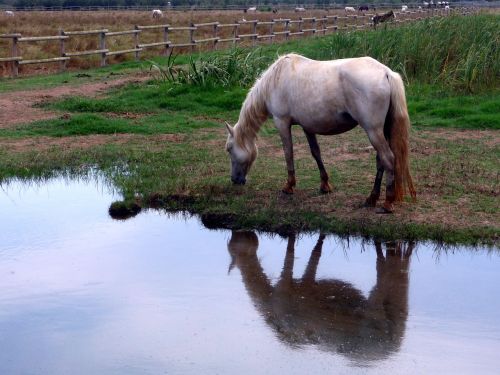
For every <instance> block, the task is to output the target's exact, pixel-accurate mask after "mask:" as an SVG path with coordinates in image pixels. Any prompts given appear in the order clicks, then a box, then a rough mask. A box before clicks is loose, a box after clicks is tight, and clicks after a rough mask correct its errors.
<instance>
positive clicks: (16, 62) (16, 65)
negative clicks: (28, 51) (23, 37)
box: [11, 35, 19, 77]
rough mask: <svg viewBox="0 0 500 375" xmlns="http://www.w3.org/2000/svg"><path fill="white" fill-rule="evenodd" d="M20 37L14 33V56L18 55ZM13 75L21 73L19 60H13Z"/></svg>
mask: <svg viewBox="0 0 500 375" xmlns="http://www.w3.org/2000/svg"><path fill="white" fill-rule="evenodd" d="M18 38H19V37H18V36H16V35H14V37H13V38H12V52H11V53H12V57H17V56H18V50H17V39H18ZM12 75H13V76H14V77H17V76H18V75H19V60H14V61H12Z"/></svg>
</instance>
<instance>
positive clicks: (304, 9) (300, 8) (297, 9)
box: [295, 7, 306, 13]
mask: <svg viewBox="0 0 500 375" xmlns="http://www.w3.org/2000/svg"><path fill="white" fill-rule="evenodd" d="M305 11H306V8H302V7H297V8H295V13H297V12H305Z"/></svg>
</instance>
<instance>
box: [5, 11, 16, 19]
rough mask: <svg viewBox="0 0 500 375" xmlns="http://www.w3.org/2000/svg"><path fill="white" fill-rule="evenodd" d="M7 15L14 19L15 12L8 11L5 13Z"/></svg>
mask: <svg viewBox="0 0 500 375" xmlns="http://www.w3.org/2000/svg"><path fill="white" fill-rule="evenodd" d="M5 15H6V16H7V17H14V12H13V11H11V10H6V11H5Z"/></svg>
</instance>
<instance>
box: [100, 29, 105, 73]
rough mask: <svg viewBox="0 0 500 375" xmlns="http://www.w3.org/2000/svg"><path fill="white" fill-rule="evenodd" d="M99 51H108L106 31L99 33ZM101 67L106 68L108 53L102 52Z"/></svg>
mask: <svg viewBox="0 0 500 375" xmlns="http://www.w3.org/2000/svg"><path fill="white" fill-rule="evenodd" d="M99 49H100V50H105V49H106V32H104V31H101V32H100V33H99ZM101 66H106V52H101Z"/></svg>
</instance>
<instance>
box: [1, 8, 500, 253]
mask: <svg viewBox="0 0 500 375" xmlns="http://www.w3.org/2000/svg"><path fill="white" fill-rule="evenodd" d="M488 20H489V18H488ZM446 21H447V22H450V25H454V24H453V22H455V21H454V20H446ZM414 26H415V27H421V26H419V25H414ZM455 26H456V25H455ZM457 27H458V26H457ZM393 31H396V30H385V31H384V30H382V31H380V33H381V35H385V36H387V35H392V34H391V33H392V32H393ZM384 33H385V34H384ZM373 34H375V33H373ZM350 35H352V38H355V39H356V38H358V36H357V35H358V34H357V33H353V34H350ZM359 35H362V33H360V34H359ZM370 35H372V34H370ZM338 38H344V36H341V35H338V36H332V37H331V38H322V39H314V40H311V42H310V43H307V44H303V45H300V46H299V45H297V44H291V45H286V46H281V47H280V51H282V52H284V51H285V50H287V49H290V50H295V51H297V52H302V53H304V54H308V55H310V56H311V57H318V56H316V55H315V54H316V53H326V52H324V51H320V52H318V51H319V48H318V46H323V45H329V44H335V43H338V40H337V39H338ZM360 43H361V42H360ZM388 44H390V43H388ZM356 46H357V45H356ZM358 47H359V48H362V46H361V47H360V46H358ZM276 48H277V47H269V48H268V49H262V50H261V51H259V52H258V53H257V54H256V55H255V56H254V57H253V58H252V60H251V62H248V60H244V59H243V60H242V61H246V62H245V63H249V64H251V66H250V67H247V68H245V69H234V70H233V73H231V74H229V76H228V75H227V74H222V78H220V77H219V76H216V75H214V73H213V69H212V70H206V72H207V73H206V75H207V76H206V78H207V79H204V80H202V81H199V80H198V81H197V80H190V79H187V80H186V79H184V81H183V82H182V83H180V82H179V81H178V79H177V78H174V79H173V81H174V82H172V79H170V80H168V79H160V80H156V81H150V82H147V83H141V84H134V85H130V86H127V87H125V88H120V89H112V90H110V91H109V92H108V95H107V97H101V98H97V99H96V98H83V97H69V98H64V99H62V100H59V101H57V102H54V103H47V104H45V106H47V107H48V108H50V109H52V110H57V111H60V112H61V113H63V114H64V115H61V116H60V117H59V118H57V119H54V120H46V121H40V122H36V123H31V124H25V125H22V126H17V127H15V128H7V129H0V145H1V147H0V178H1V179H2V181H6V180H8V179H9V178H12V177H21V178H33V177H40V178H48V177H50V176H53V175H56V174H59V173H74V174H84V173H87V171H88V170H89V169H91V168H95V167H97V168H99V169H101V170H102V171H103V172H104V173H105V174H106V175H107V177H108V178H109V180H110V181H111V182H112V183H113V184H114V186H115V187H116V188H117V189H118V190H119V191H120V192H121V193H122V195H123V197H124V201H125V202H126V203H125V204H126V205H128V204H131V203H133V202H136V203H139V204H140V205H142V206H143V207H164V208H168V209H187V210H190V211H192V212H197V213H200V214H202V217H203V218H204V220H205V221H206V222H207V223H209V225H211V224H213V225H222V226H227V227H245V228H259V229H266V230H278V231H289V230H292V229H294V230H306V229H307V230H318V229H319V230H324V231H332V232H336V233H341V234H362V235H366V236H375V237H381V238H386V239H392V238H407V239H433V240H439V241H443V242H452V243H453V242H455V243H456V242H460V243H490V244H491V243H497V241H498V238H499V227H498V223H499V222H500V214H499V210H498V203H497V200H498V195H499V194H500V191H499V182H500V181H499V175H498V160H500V147H499V143H500V142H499V135H498V130H497V129H498V128H499V127H500V118H499V117H500V113H499V111H498V110H497V108H498V103H499V102H500V92H499V91H498V88H496V87H491V82H490V81H488V80H486V81H485V80H479V79H478V80H474V81H472V83H471V84H470V85H469V84H468V83H467V81H466V80H465V81H464V80H462V79H461V78H460V79H457V80H456V81H454V82H442V81H437V82H436V81H435V80H434V78H432V79H429V80H426V79H425V78H423V77H421V76H419V75H418V74H415V75H413V76H411V75H408V81H409V84H408V88H407V96H408V103H409V109H410V116H411V118H412V122H413V124H414V127H413V130H412V133H411V146H412V156H411V162H412V170H413V174H414V178H415V180H416V182H417V190H418V193H419V199H418V202H417V203H414V204H413V203H409V202H405V203H404V204H402V205H400V206H398V207H397V210H396V213H395V214H394V215H389V216H379V215H376V214H375V213H374V211H373V210H371V209H364V208H359V205H360V204H361V203H362V202H363V201H364V199H365V198H366V196H367V195H368V194H369V192H370V190H371V184H372V181H373V178H374V174H375V161H374V159H375V155H374V152H373V150H371V149H370V147H369V142H368V140H367V137H366V135H365V134H364V133H363V132H362V131H361V130H360V129H356V130H354V131H351V132H348V133H346V134H342V135H340V136H335V137H320V144H321V147H322V151H323V154H324V160H325V162H326V164H327V169H328V172H329V173H330V175H331V178H332V182H333V184H334V192H333V193H332V194H329V195H322V194H320V193H319V191H318V188H319V176H318V171H317V168H316V166H315V163H314V161H313V159H312V157H311V156H310V154H309V149H308V146H307V141H306V140H305V137H304V136H303V134H301V132H300V131H299V129H296V131H295V132H294V144H295V154H296V155H295V156H296V169H297V178H298V189H297V192H296V194H295V195H293V196H285V195H282V194H281V193H280V189H281V186H282V183H283V182H284V180H285V177H286V172H285V171H286V169H285V165H284V157H283V153H282V151H281V142H280V140H279V138H278V137H277V135H276V132H275V130H274V128H273V126H272V123H271V122H269V123H268V124H266V125H265V126H264V128H263V129H262V131H261V133H260V139H259V141H258V144H259V152H260V154H259V158H258V159H257V162H256V164H255V166H254V167H253V169H252V171H251V173H250V176H249V181H248V184H247V185H245V186H243V187H234V186H232V185H231V184H230V181H229V161H228V158H227V155H226V153H225V152H224V143H225V130H224V128H223V125H222V124H223V120H228V121H233V122H234V121H235V120H236V118H237V116H238V113H239V109H240V106H241V103H242V101H243V99H244V97H245V95H246V92H247V85H248V82H251V81H252V80H253V79H251V80H249V79H247V78H248V77H247V76H244V77H242V74H241V72H242V70H244V72H245V74H246V75H248V76H250V77H251V78H252V77H253V76H254V75H257V74H258V72H259V69H262V68H263V67H265V66H266V65H267V64H268V61H270V60H272V59H273V58H274V57H275V56H276ZM355 48H357V47H353V49H354V51H355V52H353V54H356V53H357V52H356V51H357V50H356V49H355ZM470 48H475V47H473V46H470ZM245 53H247V52H245ZM245 53H243V54H242V56H246V55H245ZM221 56H222V57H221ZM224 58H225V57H224V55H220V54H218V55H215V57H207V56H205V57H204V60H203V61H198V62H197V64H198V65H197V67H198V68H199V67H200V66H204V64H205V65H206V64H209V65H210V64H222V63H221V61H224ZM214 59H219V60H214ZM221 59H222V60H221ZM459 60H460V58H457V59H456V61H457V63H456V66H459V65H460V64H459V63H458V61H459ZM449 61H450V64H451V61H452V60H451V59H449ZM226 62H227V61H226ZM240 63H242V62H241V61H240V62H238V64H240ZM435 64H436V66H438V65H439V64H440V63H439V61H438V62H436V63H435ZM495 64H496V62H491V61H490V62H488V63H487V64H486V65H485V66H484V69H486V70H487V69H497V70H496V72H497V73H498V66H496V65H495ZM223 65H224V64H223ZM218 66H220V65H218ZM224 66H226V65H224ZM450 66H451V65H450ZM495 66H496V67H495ZM163 67H164V68H165V62H163ZM393 68H394V69H396V67H394V66H393ZM183 69H185V72H186V73H189V72H190V70H189V67H188V66H187V65H186V66H185V67H184V68H183ZM226 70H228V69H226ZM458 70H460V69H459V68H457V71H458ZM202 71H205V70H203V69H202ZM457 74H458V73H457ZM228 77H229V78H228ZM496 77H497V78H496V79H498V74H496ZM245 82H246V83H245ZM470 89H473V90H474V91H478V92H477V93H474V94H471V93H470V92H469V91H470ZM210 223H211V224H210Z"/></svg>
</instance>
